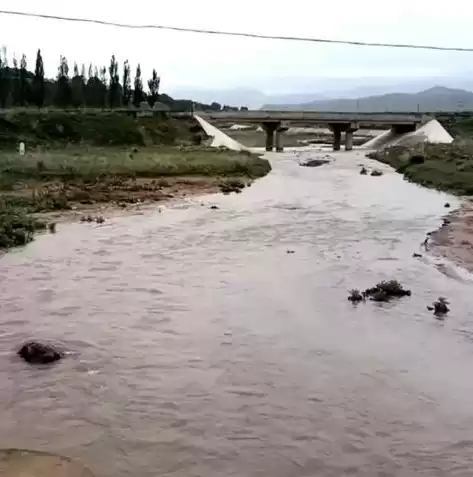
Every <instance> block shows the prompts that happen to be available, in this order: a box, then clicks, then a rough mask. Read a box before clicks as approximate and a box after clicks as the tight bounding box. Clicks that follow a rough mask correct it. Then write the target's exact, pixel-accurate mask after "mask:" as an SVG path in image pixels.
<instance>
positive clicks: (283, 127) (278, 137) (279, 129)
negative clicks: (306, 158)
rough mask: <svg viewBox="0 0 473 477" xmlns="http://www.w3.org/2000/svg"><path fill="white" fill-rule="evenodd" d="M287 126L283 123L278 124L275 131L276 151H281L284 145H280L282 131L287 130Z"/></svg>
mask: <svg viewBox="0 0 473 477" xmlns="http://www.w3.org/2000/svg"><path fill="white" fill-rule="evenodd" d="M288 129H289V127H288V126H287V125H285V124H280V125H279V126H278V127H277V129H276V133H275V136H274V137H275V143H276V152H283V151H284V146H283V145H282V133H283V132H284V131H287V130H288Z"/></svg>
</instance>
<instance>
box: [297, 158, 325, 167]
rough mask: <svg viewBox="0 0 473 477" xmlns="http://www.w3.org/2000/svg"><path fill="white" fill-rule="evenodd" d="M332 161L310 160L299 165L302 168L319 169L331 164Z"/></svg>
mask: <svg viewBox="0 0 473 477" xmlns="http://www.w3.org/2000/svg"><path fill="white" fill-rule="evenodd" d="M330 162H331V161H329V160H328V159H308V160H307V161H305V162H301V163H300V164H299V165H300V166H302V167H319V166H323V165H324V164H329V163H330Z"/></svg>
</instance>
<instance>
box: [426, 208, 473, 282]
mask: <svg viewBox="0 0 473 477" xmlns="http://www.w3.org/2000/svg"><path fill="white" fill-rule="evenodd" d="M430 245H431V248H430V250H431V251H432V253H433V254H434V255H437V256H441V257H444V258H446V259H447V260H449V261H451V262H453V263H455V264H456V265H459V266H460V267H462V268H465V269H466V270H468V271H469V272H472V273H473V202H472V201H469V202H467V203H465V204H464V205H463V206H462V207H460V209H458V210H455V211H453V212H452V213H451V214H449V215H448V216H447V217H446V218H445V220H444V224H443V225H442V227H440V228H439V229H438V230H436V231H435V232H434V233H432V235H431V238H430Z"/></svg>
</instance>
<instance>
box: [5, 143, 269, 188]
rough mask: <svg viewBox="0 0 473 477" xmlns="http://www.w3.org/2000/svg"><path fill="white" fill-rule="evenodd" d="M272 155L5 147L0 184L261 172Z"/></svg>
mask: <svg viewBox="0 0 473 477" xmlns="http://www.w3.org/2000/svg"><path fill="white" fill-rule="evenodd" d="M270 169H271V167H270V165H269V163H268V161H266V160H264V159H260V158H259V157H257V156H253V155H248V154H242V153H238V152H233V151H221V150H214V149H212V150H208V149H200V148H187V149H182V148H181V149H179V148H159V149H140V150H137V149H133V150H132V149H130V150H126V149H109V148H107V149H99V148H93V149H79V150H70V149H64V150H55V151H46V152H32V153H27V154H26V155H25V156H19V155H18V154H17V153H14V152H3V153H0V190H5V191H6V190H12V189H13V188H14V187H15V184H19V183H22V184H27V183H28V182H50V181H62V182H71V181H74V182H76V181H96V180H101V179H105V178H106V177H110V176H115V177H126V178H138V177H142V178H163V177H169V176H174V177H175V176H196V175H198V176H246V177H252V178H256V177H261V176H263V175H265V174H267V173H268V172H269V171H270Z"/></svg>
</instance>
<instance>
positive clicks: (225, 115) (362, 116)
mask: <svg viewBox="0 0 473 477" xmlns="http://www.w3.org/2000/svg"><path fill="white" fill-rule="evenodd" d="M199 115H200V116H202V117H203V118H204V119H206V120H207V121H232V122H234V123H237V124H244V123H258V124H261V126H262V127H263V129H264V131H265V133H266V150H267V151H272V150H273V149H274V147H276V151H282V150H283V147H282V143H281V134H282V133H283V132H284V131H286V130H287V129H288V127H289V125H290V124H301V123H303V124H314V125H315V124H317V125H324V126H326V127H328V128H330V130H331V131H332V132H333V150H334V151H339V150H340V148H341V142H342V133H345V149H346V150H347V151H349V150H351V149H353V133H354V132H355V131H356V130H357V129H359V128H360V127H363V128H373V127H379V126H385V127H386V129H392V130H393V131H395V132H396V133H398V134H401V133H406V132H411V131H415V130H416V129H417V127H418V126H419V125H421V124H422V123H423V122H424V121H425V117H424V115H423V114H421V113H330V112H321V111H225V112H209V111H206V112H199Z"/></svg>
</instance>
